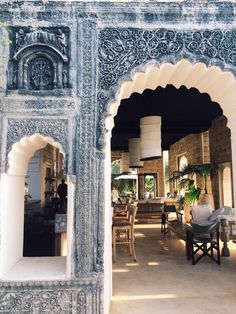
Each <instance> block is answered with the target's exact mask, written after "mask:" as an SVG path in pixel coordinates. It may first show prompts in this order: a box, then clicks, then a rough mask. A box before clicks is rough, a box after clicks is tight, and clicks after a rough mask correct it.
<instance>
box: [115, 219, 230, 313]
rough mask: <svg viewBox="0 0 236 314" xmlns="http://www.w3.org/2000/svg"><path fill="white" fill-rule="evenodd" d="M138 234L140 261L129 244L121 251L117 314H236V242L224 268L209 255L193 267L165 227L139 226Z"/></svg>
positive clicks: (117, 274) (117, 287) (118, 269)
mask: <svg viewBox="0 0 236 314" xmlns="http://www.w3.org/2000/svg"><path fill="white" fill-rule="evenodd" d="M135 234H136V254H137V263H134V262H133V261H132V258H131V257H130V256H129V253H128V250H127V248H126V246H123V245H122V246H118V248H117V258H116V263H114V264H113V298H112V305H111V314H159V313H160V314H178V313H181V314H185V313H188V314H189V313H192V314H211V313H214V314H228V313H230V314H235V313H236V244H233V243H230V244H229V247H230V251H231V256H230V257H224V258H222V263H221V265H220V266H219V265H217V264H216V263H214V262H213V261H211V260H210V259H209V258H208V257H204V258H203V259H202V260H201V261H199V262H198V263H197V264H196V265H194V266H193V265H192V264H191V262H190V261H188V260H187V259H186V257H185V251H184V245H183V243H182V242H181V241H180V240H178V239H177V238H176V237H175V236H174V235H172V236H171V237H166V238H164V237H163V235H162V234H161V232H160V225H158V224H148V225H136V227H135Z"/></svg>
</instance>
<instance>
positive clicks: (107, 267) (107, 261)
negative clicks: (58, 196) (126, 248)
mask: <svg viewBox="0 0 236 314" xmlns="http://www.w3.org/2000/svg"><path fill="white" fill-rule="evenodd" d="M105 156H106V157H105V161H104V162H105V186H104V193H105V196H104V198H105V208H104V313H105V314H108V313H109V312H110V304H111V297H112V239H111V226H112V210H111V148H110V133H109V132H108V133H107V138H106V148H105Z"/></svg>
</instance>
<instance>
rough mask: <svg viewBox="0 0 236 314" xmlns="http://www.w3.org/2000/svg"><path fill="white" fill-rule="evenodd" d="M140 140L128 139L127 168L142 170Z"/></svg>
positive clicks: (135, 138) (136, 138)
mask: <svg viewBox="0 0 236 314" xmlns="http://www.w3.org/2000/svg"><path fill="white" fill-rule="evenodd" d="M140 159H141V147H140V138H138V137H134V138H130V139H129V166H130V168H142V167H143V161H140Z"/></svg>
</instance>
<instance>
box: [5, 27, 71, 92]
mask: <svg viewBox="0 0 236 314" xmlns="http://www.w3.org/2000/svg"><path fill="white" fill-rule="evenodd" d="M69 38H70V36H69V29H68V28H65V27H64V28H55V27H54V28H44V27H43V28H38V27H36V28H31V27H11V31H10V40H11V48H10V60H9V74H10V75H9V76H8V79H9V80H8V89H9V90H18V91H19V92H21V93H27V94H30V93H31V94H32V93H35V92H43V93H45V92H49V91H53V90H58V89H59V90H60V89H66V88H68V87H69V86H70V84H69V64H68V62H69V51H70V44H69V43H70V39H69Z"/></svg>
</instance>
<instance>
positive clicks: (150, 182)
mask: <svg viewBox="0 0 236 314" xmlns="http://www.w3.org/2000/svg"><path fill="white" fill-rule="evenodd" d="M144 184H145V190H146V191H147V192H153V191H154V188H155V182H154V177H149V176H147V177H145V179H144Z"/></svg>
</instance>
